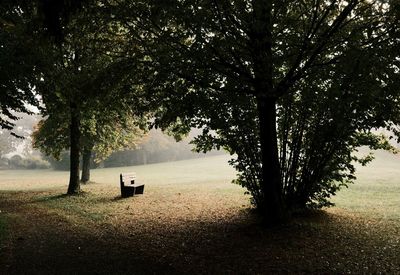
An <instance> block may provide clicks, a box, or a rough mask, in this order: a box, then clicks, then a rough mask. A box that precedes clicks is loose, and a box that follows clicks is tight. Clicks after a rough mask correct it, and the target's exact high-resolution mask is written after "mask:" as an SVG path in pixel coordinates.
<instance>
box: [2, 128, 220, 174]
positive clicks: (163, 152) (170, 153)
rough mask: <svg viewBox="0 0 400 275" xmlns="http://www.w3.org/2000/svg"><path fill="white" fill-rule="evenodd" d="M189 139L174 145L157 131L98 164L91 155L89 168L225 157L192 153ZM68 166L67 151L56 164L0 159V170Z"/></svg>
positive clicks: (45, 160) (48, 160)
mask: <svg viewBox="0 0 400 275" xmlns="http://www.w3.org/2000/svg"><path fill="white" fill-rule="evenodd" d="M192 137H193V136H191V137H188V138H186V139H184V140H182V141H180V142H176V141H175V140H174V138H172V137H170V136H167V135H165V134H163V133H162V132H161V131H157V130H152V131H150V132H149V134H148V135H147V136H146V138H145V139H144V140H143V142H142V143H141V144H139V145H138V146H137V148H136V149H127V150H123V151H119V152H114V153H112V154H111V155H110V156H109V157H108V158H107V159H105V160H104V161H102V162H100V163H96V162H95V158H96V156H95V155H93V156H92V163H91V168H103V167H119V166H132V165H144V164H151V163H158V162H168V161H177V160H184V159H193V158H202V157H206V156H212V155H221V154H225V152H224V151H211V152H208V153H207V154H203V153H196V152H193V151H192V149H193V145H191V144H190V143H189V142H190V140H191V138H192ZM69 163H70V162H69V152H68V151H65V152H63V153H62V154H61V156H60V160H56V159H54V158H53V157H49V156H41V155H40V154H38V153H37V152H36V153H35V154H34V155H32V154H30V155H24V156H20V155H18V154H17V155H14V156H12V157H9V158H6V157H3V158H1V160H0V168H1V169H48V168H53V169H55V170H69Z"/></svg>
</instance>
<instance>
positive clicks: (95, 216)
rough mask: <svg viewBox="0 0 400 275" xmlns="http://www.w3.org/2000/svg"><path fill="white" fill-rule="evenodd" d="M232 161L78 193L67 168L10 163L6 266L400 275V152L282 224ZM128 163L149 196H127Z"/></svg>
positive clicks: (167, 168) (216, 160)
mask: <svg viewBox="0 0 400 275" xmlns="http://www.w3.org/2000/svg"><path fill="white" fill-rule="evenodd" d="M228 159H229V157H228V156H216V157H210V158H203V159H196V160H188V161H179V162H171V163H162V164H152V165H147V166H136V167H123V168H108V169H97V170H93V171H92V181H93V182H94V183H89V184H87V185H84V186H82V189H83V191H84V193H83V194H82V195H80V196H73V197H68V196H64V195H63V194H64V193H65V192H66V190H67V182H68V173H66V172H55V171H34V170H32V171H0V211H2V212H0V233H1V232H2V233H1V234H2V235H3V239H2V240H1V243H0V254H1V255H0V256H1V257H0V270H2V271H0V273H1V274H26V273H29V274H55V273H57V274H132V273H134V274H142V273H145V274H148V273H163V274H165V273H178V274H182V273H195V274H203V273H204V274H205V273H207V274H227V273H231V274H245V273H251V274H252V273H256V274H260V273H283V274H292V273H296V274H302V273H306V274H308V273H318V274H320V273H324V274H326V273H328V274H329V273H335V274H344V273H350V274H368V273H375V274H376V273H389V274H399V273H400V258H399V257H398V255H400V169H398V166H399V164H400V158H399V156H393V155H389V154H386V153H384V152H378V153H377V160H376V161H375V162H374V163H372V164H371V165H370V166H368V167H361V168H360V169H359V172H358V174H357V176H358V180H357V182H356V184H355V185H352V186H350V187H349V188H348V189H344V190H342V191H340V192H339V194H338V195H337V196H336V197H335V198H334V202H335V203H336V204H337V206H336V207H333V208H331V209H328V210H324V211H322V212H317V213H314V214H313V215H307V216H302V217H298V218H295V220H294V221H293V222H292V223H290V224H287V225H284V226H282V227H279V228H272V229H265V228H264V227H262V226H261V225H260V223H259V220H258V218H257V217H256V216H255V215H254V213H253V212H252V211H250V204H249V197H248V196H247V195H244V191H245V190H244V189H242V188H241V187H239V186H237V185H234V184H231V183H230V182H231V180H232V179H233V178H234V177H235V171H234V170H233V169H232V168H231V167H230V166H229V165H228V164H227V160H228ZM128 171H135V172H136V173H137V175H138V178H139V179H140V181H142V182H143V183H144V184H145V193H144V195H142V196H137V197H133V198H127V199H121V198H120V190H119V173H121V172H128ZM2 228H5V229H7V230H4V229H2ZM65 259H68V260H67V261H66V260H65Z"/></svg>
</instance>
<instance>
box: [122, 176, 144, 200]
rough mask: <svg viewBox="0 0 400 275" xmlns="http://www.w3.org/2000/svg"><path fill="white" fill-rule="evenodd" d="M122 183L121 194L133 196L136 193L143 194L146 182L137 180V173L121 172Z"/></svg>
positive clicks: (124, 196)
mask: <svg viewBox="0 0 400 275" xmlns="http://www.w3.org/2000/svg"><path fill="white" fill-rule="evenodd" d="M119 179H120V185H121V196H122V197H123V198H126V197H132V196H133V195H136V194H143V191H144V184H140V183H137V182H136V173H134V172H132V173H121V174H120V175H119Z"/></svg>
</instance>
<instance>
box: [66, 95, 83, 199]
mask: <svg viewBox="0 0 400 275" xmlns="http://www.w3.org/2000/svg"><path fill="white" fill-rule="evenodd" d="M70 110H71V124H70V161H71V164H70V165H71V166H70V176H69V185H68V192H67V194H69V195H73V194H78V193H79V191H80V181H79V155H80V145H79V142H80V129H79V128H80V119H79V113H78V109H77V106H76V104H75V103H73V102H72V103H71V105H70Z"/></svg>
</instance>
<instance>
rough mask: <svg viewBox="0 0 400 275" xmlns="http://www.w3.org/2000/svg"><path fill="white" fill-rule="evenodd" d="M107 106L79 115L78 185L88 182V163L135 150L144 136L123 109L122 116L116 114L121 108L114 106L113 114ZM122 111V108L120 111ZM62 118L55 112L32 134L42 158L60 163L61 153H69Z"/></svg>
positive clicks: (66, 129)
mask: <svg viewBox="0 0 400 275" xmlns="http://www.w3.org/2000/svg"><path fill="white" fill-rule="evenodd" d="M110 107H111V105H108V106H107V108H108V110H107V113H105V112H103V110H104V109H105V107H103V108H98V109H97V110H91V112H90V111H82V112H83V118H82V119H81V122H80V125H81V127H80V136H81V139H80V143H81V144H80V147H81V148H83V153H82V174H81V182H83V183H86V182H88V181H90V164H91V161H93V160H94V161H95V162H96V163H99V162H100V161H102V160H104V159H106V158H107V157H108V156H109V155H111V153H112V152H114V151H118V150H122V149H128V148H132V149H133V148H135V147H136V146H137V143H138V142H139V141H140V140H141V137H142V136H143V134H144V132H143V130H141V129H140V127H139V126H140V125H139V124H140V121H139V120H138V119H137V118H136V119H135V117H134V115H133V114H132V113H131V112H130V111H129V108H126V109H125V114H122V113H123V112H122V111H120V108H121V107H123V106H122V105H119V104H116V106H115V107H117V110H114V111H113V110H111V108H110ZM121 109H124V108H121ZM65 116H66V114H62V113H61V112H59V113H58V114H53V116H49V117H48V118H47V119H46V120H42V121H40V123H39V125H38V127H37V129H36V131H35V132H34V133H33V146H34V148H37V149H40V150H41V151H42V152H43V153H44V154H46V155H48V156H52V157H54V158H55V159H57V160H60V159H61V154H62V153H63V152H64V150H67V149H69V139H70V136H69V135H70V133H69V127H68V119H66V118H65Z"/></svg>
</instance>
